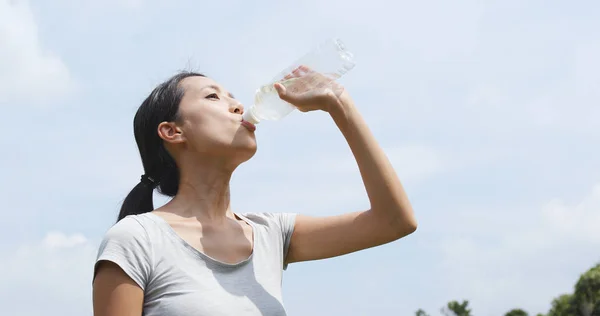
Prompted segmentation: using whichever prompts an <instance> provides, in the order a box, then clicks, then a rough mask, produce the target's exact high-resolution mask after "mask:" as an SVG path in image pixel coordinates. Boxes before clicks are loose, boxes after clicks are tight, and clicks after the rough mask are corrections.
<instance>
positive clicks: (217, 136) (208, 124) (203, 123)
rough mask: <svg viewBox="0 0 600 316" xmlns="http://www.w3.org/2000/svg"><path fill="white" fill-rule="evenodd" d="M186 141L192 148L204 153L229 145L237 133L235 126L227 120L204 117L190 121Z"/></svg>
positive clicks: (214, 116) (217, 117) (212, 116)
mask: <svg viewBox="0 0 600 316" xmlns="http://www.w3.org/2000/svg"><path fill="white" fill-rule="evenodd" d="M188 127H189V128H188V137H187V139H188V141H189V142H190V143H191V144H190V145H192V146H193V147H195V148H197V149H199V150H201V151H206V150H210V149H211V148H213V149H216V148H215V147H221V146H227V145H231V144H232V142H233V141H234V138H235V134H236V132H237V129H236V126H235V124H234V123H233V122H232V121H231V120H230V119H228V118H226V117H225V118H224V117H223V116H220V117H219V116H217V115H211V116H209V115H204V116H202V117H199V118H197V119H195V120H193V122H192V121H190V124H189V126H188Z"/></svg>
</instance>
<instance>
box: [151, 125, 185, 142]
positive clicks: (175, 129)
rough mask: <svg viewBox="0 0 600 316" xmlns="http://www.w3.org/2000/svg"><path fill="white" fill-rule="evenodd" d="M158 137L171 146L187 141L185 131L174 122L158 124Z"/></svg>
mask: <svg viewBox="0 0 600 316" xmlns="http://www.w3.org/2000/svg"><path fill="white" fill-rule="evenodd" d="M158 137H160V138H162V139H163V140H164V141H165V142H167V143H171V144H179V143H183V142H184V141H185V137H183V131H182V130H181V128H180V127H179V126H177V124H175V123H174V122H162V123H160V124H158Z"/></svg>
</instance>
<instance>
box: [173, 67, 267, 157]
mask: <svg viewBox="0 0 600 316" xmlns="http://www.w3.org/2000/svg"><path fill="white" fill-rule="evenodd" d="M180 86H181V87H182V88H183V89H184V91H185V93H184V96H183V99H182V100H181V103H180V105H179V117H180V121H179V122H178V123H177V125H178V128H179V130H180V132H181V135H182V136H183V137H182V139H183V140H184V141H183V143H184V146H183V148H184V149H185V150H187V151H191V152H193V153H198V154H201V155H202V156H204V157H206V156H211V157H218V158H224V159H227V160H229V159H231V160H232V161H235V162H236V163H242V162H244V161H246V160H248V159H250V158H251V157H252V156H253V155H254V153H255V152H256V139H255V136H254V131H253V128H252V127H249V126H247V125H245V124H244V125H243V124H242V114H243V113H244V108H243V106H242V104H241V103H240V102H239V101H237V100H236V99H235V98H234V97H233V95H231V93H229V91H227V90H226V89H225V88H223V87H222V86H221V85H219V84H218V83H217V82H215V81H214V80H213V79H210V78H206V77H199V76H194V77H188V78H185V79H184V80H182V81H181V83H180Z"/></svg>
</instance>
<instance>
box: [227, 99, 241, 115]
mask: <svg viewBox="0 0 600 316" xmlns="http://www.w3.org/2000/svg"><path fill="white" fill-rule="evenodd" d="M229 111H231V113H235V114H244V106H243V105H242V104H241V103H240V102H239V101H237V100H234V102H232V103H231V106H230V107H229Z"/></svg>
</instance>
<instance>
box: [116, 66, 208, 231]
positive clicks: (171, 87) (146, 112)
mask: <svg viewBox="0 0 600 316" xmlns="http://www.w3.org/2000/svg"><path fill="white" fill-rule="evenodd" d="M194 76H199V77H205V76H204V75H203V74H200V73H196V72H191V71H185V72H180V73H178V74H176V75H174V76H172V77H171V78H169V79H168V80H166V81H165V82H163V83H161V84H160V85H158V86H157V87H156V88H154V90H153V91H152V92H151V93H150V95H149V96H148V97H147V98H146V99H145V100H144V102H142V104H141V105H140V107H139V108H138V110H137V112H136V114H135V117H134V119H133V133H134V135H135V141H136V143H137V146H138V149H139V151H140V156H141V158H142V165H143V166H144V175H143V176H142V179H141V180H140V183H138V184H137V185H136V186H135V187H134V188H133V189H132V190H131V192H129V194H128V195H127V197H126V198H125V200H124V201H123V205H122V206H121V211H120V212H119V217H118V219H117V222H118V221H120V220H121V219H123V218H125V217H126V216H128V215H136V214H142V213H147V212H150V211H152V210H154V205H153V202H152V193H153V192H154V189H155V188H158V191H159V192H160V193H162V194H164V195H167V196H171V197H173V196H175V194H177V190H178V189H179V168H178V167H177V164H175V160H174V159H173V157H171V155H170V154H169V153H168V152H167V150H166V149H165V146H164V144H163V140H162V139H161V138H160V137H159V136H158V125H159V124H160V123H162V122H174V121H177V120H178V119H179V103H180V102H181V99H182V98H183V95H184V92H185V91H184V89H183V88H182V87H181V85H180V83H181V81H182V80H183V79H185V78H187V77H194Z"/></svg>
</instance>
